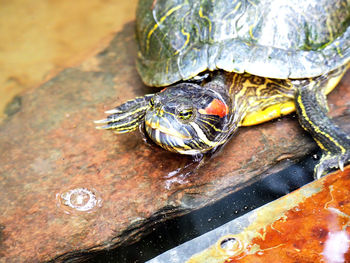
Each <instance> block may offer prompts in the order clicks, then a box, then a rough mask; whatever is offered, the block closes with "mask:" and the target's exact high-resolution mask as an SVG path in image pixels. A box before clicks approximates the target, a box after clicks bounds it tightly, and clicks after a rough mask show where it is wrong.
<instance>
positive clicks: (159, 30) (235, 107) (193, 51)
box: [96, 0, 350, 178]
mask: <svg viewBox="0 0 350 263" xmlns="http://www.w3.org/2000/svg"><path fill="white" fill-rule="evenodd" d="M349 25H350V1H345V0H306V1H299V0H288V1H279V0H269V1H268V0H233V1H232V0H231V1H226V0H215V1H213V0H201V1H198V0H140V2H139V5H138V9H137V20H136V37H137V41H138V47H139V52H138V57H137V61H136V66H137V70H138V72H139V74H140V76H141V78H142V80H143V82H144V83H145V84H146V85H148V86H154V87H163V88H162V89H161V90H160V91H159V92H156V93H154V94H147V95H145V96H143V97H137V98H135V99H133V100H130V101H127V102H125V103H124V104H122V105H120V106H118V107H116V108H114V109H113V110H110V111H107V112H106V113H107V114H110V115H109V116H108V117H107V118H106V119H104V120H100V121H96V122H97V123H104V124H105V125H103V126H99V127H97V128H100V129H112V130H114V131H115V132H116V133H126V132H131V131H134V130H136V129H137V128H138V127H139V126H141V127H143V128H142V129H141V130H142V132H143V133H145V135H146V136H147V137H148V138H150V139H151V140H152V141H153V142H155V143H156V144H157V145H159V146H161V147H162V148H164V149H166V150H169V151H172V152H176V153H180V154H186V155H193V156H196V155H201V154H204V155H207V154H210V153H213V152H216V151H217V150H218V149H219V148H221V147H222V146H223V145H224V144H225V143H226V142H227V141H228V140H229V139H230V138H231V137H232V135H233V134H234V133H235V131H236V130H237V128H238V127H240V126H250V125H256V124H259V123H262V122H266V121H268V120H272V119H274V118H278V117H280V116H282V115H286V114H289V113H291V112H293V111H296V112H297V116H298V119H299V122H300V124H301V126H302V127H303V128H304V129H305V130H306V131H308V132H309V133H310V134H311V135H312V137H313V138H314V140H315V141H316V142H317V144H318V145H319V147H320V148H321V150H322V156H321V158H320V160H319V163H318V164H317V165H316V167H315V175H314V176H315V178H320V177H321V176H322V175H324V173H325V172H327V171H329V170H330V169H332V168H340V169H343V166H344V164H345V163H347V162H348V161H349V159H350V138H349V136H348V134H347V133H346V132H345V131H343V130H341V128H339V127H338V126H337V125H336V124H335V123H334V122H333V120H332V119H331V118H330V117H328V116H327V112H328V106H327V102H326V95H327V94H328V93H329V92H330V91H331V90H332V89H333V88H335V86H336V85H337V83H338V82H339V81H340V79H341V77H342V76H343V74H344V73H345V71H346V69H347V67H348V64H349V58H350V26H349Z"/></svg>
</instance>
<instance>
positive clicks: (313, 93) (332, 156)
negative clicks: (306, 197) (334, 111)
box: [295, 82, 350, 179]
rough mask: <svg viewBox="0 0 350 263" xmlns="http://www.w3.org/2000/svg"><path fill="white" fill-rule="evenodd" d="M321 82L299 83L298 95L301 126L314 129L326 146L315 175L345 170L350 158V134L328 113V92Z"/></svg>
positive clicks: (317, 177) (320, 145) (323, 147)
mask: <svg viewBox="0 0 350 263" xmlns="http://www.w3.org/2000/svg"><path fill="white" fill-rule="evenodd" d="M317 85H320V83H317V82H316V83H310V85H307V86H302V87H298V89H297V93H296V96H295V104H296V111H297V114H298V116H299V122H300V124H301V126H302V127H303V128H304V129H305V130H306V131H308V132H309V133H311V135H312V137H313V138H314V140H315V141H316V142H317V144H318V145H319V147H320V148H321V149H322V151H323V153H322V157H321V159H320V161H319V163H318V164H317V165H316V167H315V171H314V172H315V174H314V177H315V179H319V178H320V177H321V176H323V175H324V174H325V173H326V172H327V171H329V170H330V169H332V168H340V169H341V170H343V168H344V164H346V163H348V162H349V161H350V137H349V135H348V134H347V133H346V132H344V131H343V130H342V129H341V128H339V127H338V126H337V125H336V124H335V123H334V122H333V120H332V119H331V118H330V117H328V116H327V109H328V108H327V107H326V103H327V102H326V96H325V95H324V92H323V88H322V87H317Z"/></svg>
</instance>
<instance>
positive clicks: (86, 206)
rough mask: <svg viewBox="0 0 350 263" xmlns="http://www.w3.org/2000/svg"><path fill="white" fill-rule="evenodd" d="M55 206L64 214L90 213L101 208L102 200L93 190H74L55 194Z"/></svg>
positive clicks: (82, 188) (81, 188) (83, 188)
mask: <svg viewBox="0 0 350 263" xmlns="http://www.w3.org/2000/svg"><path fill="white" fill-rule="evenodd" d="M56 200H57V206H58V207H60V208H62V209H63V210H64V212H65V213H67V214H71V213H75V212H82V213H84V212H85V213H91V212H94V211H96V209H97V208H99V207H101V206H102V199H101V197H100V195H99V193H98V192H97V191H96V190H95V189H93V188H92V189H88V188H85V187H80V188H74V189H70V190H67V191H64V192H62V193H57V194H56Z"/></svg>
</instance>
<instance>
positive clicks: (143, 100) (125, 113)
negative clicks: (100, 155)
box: [95, 94, 154, 133]
mask: <svg viewBox="0 0 350 263" xmlns="http://www.w3.org/2000/svg"><path fill="white" fill-rule="evenodd" d="M153 96H154V94H148V95H145V96H144V97H137V98H135V99H133V100H129V101H127V102H125V103H123V104H121V105H119V106H118V107H116V108H114V109H112V110H108V111H106V113H107V114H110V115H109V116H107V118H106V119H103V120H98V121H95V123H97V124H106V125H103V126H97V127H96V128H97V129H106V130H113V131H114V132H116V133H126V132H131V131H134V130H136V129H137V127H138V126H139V125H140V124H141V123H142V122H143V121H144V117H145V114H146V111H147V109H148V108H149V102H150V100H151V98H152V97H153Z"/></svg>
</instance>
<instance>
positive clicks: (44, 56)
mask: <svg viewBox="0 0 350 263" xmlns="http://www.w3.org/2000/svg"><path fill="white" fill-rule="evenodd" d="M136 4H137V0H131V1H123V0H108V1H103V0H89V1H84V0H76V1H70V0H50V1H46V0H36V1H26V0H11V1H5V0H2V1H1V0H0V25H1V27H0V40H1V41H0V120H1V119H2V118H4V117H5V116H4V114H3V110H4V108H5V106H6V104H7V103H8V102H10V101H11V99H12V98H13V97H14V96H15V95H17V94H19V93H21V92H23V91H25V90H27V89H29V88H32V87H36V86H38V85H39V84H40V83H42V82H43V81H45V80H47V79H49V78H50V77H52V76H54V75H55V74H57V73H58V72H59V71H60V70H61V69H64V68H66V67H70V66H73V65H76V64H79V63H81V61H83V60H84V59H86V58H87V57H91V56H93V55H94V54H95V53H96V52H98V51H99V50H101V49H103V48H104V47H105V46H106V45H107V44H108V43H109V40H110V39H111V38H112V37H113V35H114V34H115V32H118V31H120V30H121V29H122V27H123V25H124V24H125V23H127V22H129V21H131V20H134V18H135V10H136Z"/></svg>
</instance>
